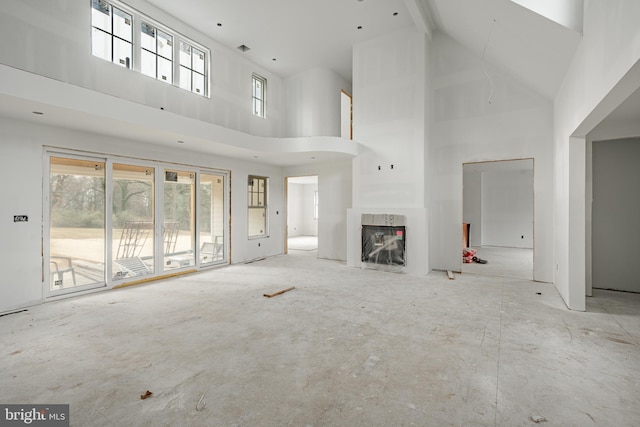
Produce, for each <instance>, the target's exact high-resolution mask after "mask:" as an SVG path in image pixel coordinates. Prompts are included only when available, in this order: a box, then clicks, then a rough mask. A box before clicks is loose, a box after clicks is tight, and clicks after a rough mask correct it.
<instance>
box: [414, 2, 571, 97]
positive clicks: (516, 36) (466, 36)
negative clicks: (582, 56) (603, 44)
mask: <svg viewBox="0 0 640 427" xmlns="http://www.w3.org/2000/svg"><path fill="white" fill-rule="evenodd" d="M423 1H426V2H427V4H428V5H429V10H430V11H431V14H432V16H433V20H434V21H435V23H436V27H437V28H438V30H440V31H442V32H444V33H445V34H447V35H449V36H450V37H451V38H453V39H454V40H456V41H457V42H458V43H460V44H462V45H463V46H465V47H466V48H467V49H469V50H470V51H471V52H473V53H474V54H476V55H477V56H478V57H481V58H482V57H483V55H484V59H485V60H486V61H487V62H489V63H492V64H495V65H497V66H499V67H500V68H502V69H504V70H506V71H507V72H510V73H511V74H512V75H514V76H515V77H517V78H518V79H519V80H520V81H521V82H522V83H523V84H525V85H528V86H529V87H531V88H532V89H534V90H536V91H537V92H538V93H540V94H542V95H544V96H546V97H547V98H548V99H553V98H554V97H555V94H556V93H557V91H558V88H559V87H560V84H561V83H562V79H563V77H564V75H565V74H566V72H567V68H568V67H569V64H570V62H571V59H572V58H573V55H574V53H575V51H576V49H577V47H578V44H579V43H580V41H581V39H582V35H581V34H579V33H577V32H575V31H573V30H570V29H568V28H566V27H563V26H562V25H560V24H557V23H555V22H553V21H551V20H549V19H547V18H545V17H543V16H541V15H538V14H537V13H534V12H532V11H530V10H529V9H526V8H525V7H523V6H520V5H518V4H516V3H513V2H512V1H510V0H482V1H478V0H423Z"/></svg>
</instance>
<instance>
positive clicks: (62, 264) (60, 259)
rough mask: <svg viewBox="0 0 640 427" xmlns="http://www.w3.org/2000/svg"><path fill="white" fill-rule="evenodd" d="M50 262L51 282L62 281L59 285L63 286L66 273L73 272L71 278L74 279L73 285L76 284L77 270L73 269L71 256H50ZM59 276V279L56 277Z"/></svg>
mask: <svg viewBox="0 0 640 427" xmlns="http://www.w3.org/2000/svg"><path fill="white" fill-rule="evenodd" d="M49 263H50V265H51V282H52V283H54V284H55V283H56V281H58V282H60V284H59V285H56V286H62V284H63V283H64V273H71V279H72V280H73V285H74V286H75V285H76V272H75V270H74V269H73V262H72V261H71V258H70V257H65V256H51V257H49ZM56 277H57V280H56V279H54V278H56Z"/></svg>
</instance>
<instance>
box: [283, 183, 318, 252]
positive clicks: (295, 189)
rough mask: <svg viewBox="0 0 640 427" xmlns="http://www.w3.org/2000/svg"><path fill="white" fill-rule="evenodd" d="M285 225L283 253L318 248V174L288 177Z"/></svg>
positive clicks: (314, 250)
mask: <svg viewBox="0 0 640 427" xmlns="http://www.w3.org/2000/svg"><path fill="white" fill-rule="evenodd" d="M286 186H287V201H286V203H287V226H286V227H285V233H286V235H285V242H286V247H285V253H288V254H300V253H301V251H302V252H307V253H308V252H315V253H317V250H318V221H319V220H320V215H319V211H318V206H319V204H320V197H321V195H320V194H319V192H318V176H317V175H312V176H297V177H288V178H287V182H286Z"/></svg>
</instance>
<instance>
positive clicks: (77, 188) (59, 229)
mask: <svg viewBox="0 0 640 427" xmlns="http://www.w3.org/2000/svg"><path fill="white" fill-rule="evenodd" d="M49 166H50V167H49V260H48V263H49V267H48V272H49V274H48V276H49V277H48V280H49V291H51V292H55V293H66V292H71V291H74V290H78V288H85V287H97V286H102V285H104V284H105V268H104V266H105V265H104V258H105V210H106V209H105V207H106V206H105V163H104V162H102V161H95V160H82V159H71V158H61V157H50V161H49Z"/></svg>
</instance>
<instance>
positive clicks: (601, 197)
mask: <svg viewBox="0 0 640 427" xmlns="http://www.w3.org/2000/svg"><path fill="white" fill-rule="evenodd" d="M639 162H640V138H635V139H624V140H617V141H598V142H594V143H593V219H592V221H593V222H592V236H593V241H592V245H593V287H594V288H604V289H617V290H623V291H630V292H640V278H639V276H638V269H637V267H636V263H635V262H634V261H633V260H634V259H635V256H636V254H637V251H638V243H639V242H640V221H638V217H639V215H638V213H639V212H640V191H639V190H638V183H640V168H638V163H639Z"/></svg>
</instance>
